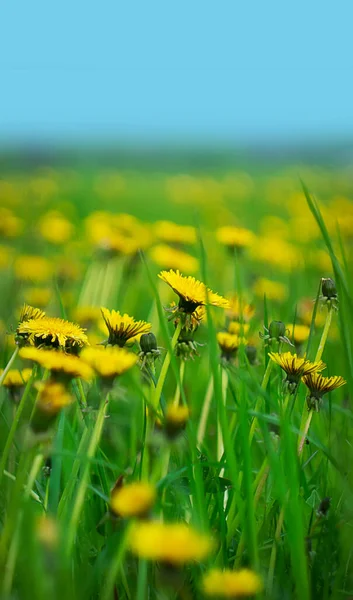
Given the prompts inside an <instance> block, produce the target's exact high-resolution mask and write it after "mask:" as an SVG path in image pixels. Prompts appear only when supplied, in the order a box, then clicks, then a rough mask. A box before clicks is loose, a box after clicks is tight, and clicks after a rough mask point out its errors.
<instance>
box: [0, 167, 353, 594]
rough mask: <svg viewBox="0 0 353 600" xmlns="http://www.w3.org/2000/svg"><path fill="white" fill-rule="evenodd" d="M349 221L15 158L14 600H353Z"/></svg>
mask: <svg viewBox="0 0 353 600" xmlns="http://www.w3.org/2000/svg"><path fill="white" fill-rule="evenodd" d="M110 163H111V164H113V163H114V161H110ZM117 163H118V164H119V161H117ZM352 198H353V180H352V176H351V173H350V172H349V170H348V169H347V168H344V167H340V166H339V165H336V166H332V165H331V166H329V165H326V164H324V162H322V164H320V165H319V166H312V165H310V164H309V163H308V164H305V165H303V164H301V165H296V164H289V163H288V164H287V163H284V162H282V164H279V163H278V164H274V165H271V164H269V163H267V164H266V165H265V166H262V167H261V168H260V167H259V166H258V165H256V166H252V164H251V163H249V164H246V161H242V162H241V161H237V160H228V161H225V162H222V160H219V161H216V162H215V163H212V164H208V163H207V160H206V159H205V158H204V157H203V158H202V160H201V159H198V160H196V158H195V159H194V160H191V159H190V160H188V161H187V160H184V161H179V162H178V161H177V160H175V161H174V163H173V160H172V157H171V158H170V162H168V160H165V161H164V163H163V168H158V161H157V162H156V163H152V162H151V163H147V164H143V163H142V164H136V163H135V164H134V163H131V164H129V162H128V161H126V162H124V163H122V164H121V165H120V167H119V168H117V167H116V166H115V165H114V164H113V166H110V167H109V168H108V167H107V166H106V165H104V164H99V163H95V162H94V161H93V160H92V161H86V162H83V161H82V163H80V162H79V161H72V164H71V163H70V161H69V160H67V161H65V162H60V161H58V162H55V161H53V163H52V164H50V160H46V166H38V165H37V164H36V161H35V160H34V159H33V160H32V161H27V163H26V162H25V161H24V160H23V161H22V162H18V161H17V162H16V161H11V160H6V161H4V160H3V158H2V174H1V179H0V238H1V239H0V276H1V277H0V292H1V293H0V355H1V364H0V367H1V369H2V370H1V374H0V382H1V389H0V448H1V455H0V507H1V508H0V590H1V591H0V597H1V598H4V599H19V600H27V599H28V600H47V599H48V598H53V599H57V600H59V599H60V600H61V599H62V598H65V599H67V600H69V599H71V598H72V599H76V598H77V599H79V600H81V599H82V600H86V599H91V598H92V599H103V600H127V599H128V600H169V599H170V600H176V599H180V600H193V599H196V600H201V599H207V598H216V599H217V598H218V599H220V598H233V599H234V598H259V599H260V598H263V599H265V598H268V599H271V600H277V599H278V600H285V599H288V600H289V599H292V598H293V599H296V598H297V599H298V600H309V599H312V600H314V599H315V600H316V599H317V600H329V599H330V600H331V599H332V600H335V599H342V600H343V599H344V598H349V597H353V565H352V559H353V556H352V548H353V546H352V532H353V530H352V527H353V471H352V468H351V465H352V464H353V447H352V444H353V412H352V404H351V399H352V391H353V355H352V339H353V335H352V334H353V321H352V314H353V296H352V275H353V273H352V258H353V202H352ZM102 309H103V310H102Z"/></svg>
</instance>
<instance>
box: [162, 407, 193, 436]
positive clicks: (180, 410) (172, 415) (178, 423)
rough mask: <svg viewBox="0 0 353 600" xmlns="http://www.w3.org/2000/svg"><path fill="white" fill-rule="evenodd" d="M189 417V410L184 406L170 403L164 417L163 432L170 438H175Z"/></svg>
mask: <svg viewBox="0 0 353 600" xmlns="http://www.w3.org/2000/svg"><path fill="white" fill-rule="evenodd" d="M189 417H190V409H189V407H188V406H185V405H182V404H180V405H178V404H174V403H173V402H170V403H168V404H167V408H166V411H165V415H164V420H165V430H166V433H167V435H168V436H169V437H170V438H174V437H176V436H177V435H178V434H179V433H180V432H181V431H182V430H183V429H184V428H185V426H186V423H187V422H188V420H189Z"/></svg>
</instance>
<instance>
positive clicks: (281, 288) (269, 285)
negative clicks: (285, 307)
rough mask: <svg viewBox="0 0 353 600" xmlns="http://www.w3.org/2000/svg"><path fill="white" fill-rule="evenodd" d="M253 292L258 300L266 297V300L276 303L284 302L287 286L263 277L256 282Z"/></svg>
mask: <svg viewBox="0 0 353 600" xmlns="http://www.w3.org/2000/svg"><path fill="white" fill-rule="evenodd" d="M253 291H254V294H256V296H259V297H260V298H263V297H264V296H266V298H267V299H268V300H277V301H278V302H282V301H283V300H285V299H286V298H287V295H288V290H287V286H285V285H284V284H283V283H280V282H279V281H271V280H270V279H266V278H264V277H260V278H259V279H257V280H256V282H255V284H254V286H253Z"/></svg>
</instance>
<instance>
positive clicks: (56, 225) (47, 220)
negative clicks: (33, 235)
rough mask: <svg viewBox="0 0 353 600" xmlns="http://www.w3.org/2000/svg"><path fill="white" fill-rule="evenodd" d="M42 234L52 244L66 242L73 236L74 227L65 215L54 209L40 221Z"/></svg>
mask: <svg viewBox="0 0 353 600" xmlns="http://www.w3.org/2000/svg"><path fill="white" fill-rule="evenodd" d="M39 231H40V234H41V236H42V237H43V238H44V239H45V240H47V241H48V242H51V243H52V244H65V243H66V242H67V241H68V240H69V239H70V238H71V237H72V234H73V231H74V227H73V225H72V223H70V221H68V219H66V217H64V215H62V214H61V213H60V212H58V211H56V210H53V211H50V212H48V213H46V214H45V215H43V217H42V218H41V220H40V222H39Z"/></svg>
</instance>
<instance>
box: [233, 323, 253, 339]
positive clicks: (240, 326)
mask: <svg viewBox="0 0 353 600" xmlns="http://www.w3.org/2000/svg"><path fill="white" fill-rule="evenodd" d="M249 329H250V325H249V323H239V322H238V321H231V322H230V323H229V325H228V331H229V333H233V334H237V335H241V336H243V335H246V334H247V333H248V331H249Z"/></svg>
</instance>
